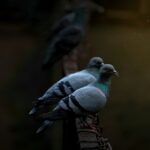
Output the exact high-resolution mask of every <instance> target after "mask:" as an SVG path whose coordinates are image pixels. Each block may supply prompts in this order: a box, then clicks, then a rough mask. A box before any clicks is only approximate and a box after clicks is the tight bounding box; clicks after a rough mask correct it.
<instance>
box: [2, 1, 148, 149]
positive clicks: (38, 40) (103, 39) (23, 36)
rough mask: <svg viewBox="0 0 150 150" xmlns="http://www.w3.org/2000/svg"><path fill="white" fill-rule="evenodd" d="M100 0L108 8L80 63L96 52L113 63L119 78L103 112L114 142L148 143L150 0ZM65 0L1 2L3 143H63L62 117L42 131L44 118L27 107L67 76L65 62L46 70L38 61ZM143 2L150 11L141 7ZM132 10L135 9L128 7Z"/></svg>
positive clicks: (120, 145)
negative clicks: (39, 130)
mask: <svg viewBox="0 0 150 150" xmlns="http://www.w3.org/2000/svg"><path fill="white" fill-rule="evenodd" d="M95 1H96V2H97V3H100V4H102V5H103V6H104V7H105V9H106V11H105V13H104V14H102V15H99V14H93V17H92V21H91V27H90V30H89V33H88V37H87V41H86V42H85V46H84V47H85V49H86V51H87V52H86V53H83V54H81V55H80V60H82V61H80V64H79V65H80V68H83V67H84V66H85V65H86V63H87V61H88V59H89V58H90V57H92V56H101V57H103V58H104V60H105V62H106V63H112V64H114V66H115V67H116V68H117V70H118V71H119V73H120V78H118V79H113V84H112V90H111V97H110V100H109V102H108V104H107V107H106V108H105V109H104V111H103V112H102V123H103V125H104V133H105V135H106V136H107V137H108V138H109V139H110V142H111V144H112V146H113V148H114V149H116V150H120V149H121V150H125V149H128V150H132V149H136V150H138V149H149V148H150V144H149V139H150V134H149V126H150V120H149V114H150V110H149V105H150V102H149V95H148V92H149V86H150V85H149V84H150V81H149V80H150V78H149V77H150V71H149V68H148V66H149V64H150V59H149V56H150V51H149V49H150V45H149V39H150V26H149V13H148V12H149V9H150V7H148V6H149V5H147V4H149V2H148V0H147V1H146V0H145V7H143V6H142V8H139V7H140V5H139V3H140V2H143V1H142V0H141V1H140V0H138V1H135V0H132V1H129V0H128V1H123V0H122V1H121V0H120V1H119V0H114V1H112V0H106V1H98V0H95ZM64 5H65V1H61V0H57V1H52V0H51V1H49V0H43V1H42V0H41V1H40V0H32V1H30V0H28V1H27V0H26V1H25V0H23V1H19V0H7V1H1V2H0V12H1V13H0V22H1V23H0V31H1V35H0V49H1V55H0V67H1V68H2V71H1V74H0V82H1V87H0V90H1V95H0V99H1V101H0V103H1V104H0V111H1V113H0V122H1V126H0V134H1V137H0V140H1V143H0V149H4V150H12V149H14V150H17V149H22V150H23V149H26V150H30V149H39V150H40V149H42V150H48V149H56V150H58V149H61V142H62V140H61V134H62V133H61V132H62V129H61V124H62V123H61V122H57V123H56V125H55V126H54V127H53V129H51V130H48V131H47V132H46V133H44V134H42V135H38V136H37V135H35V130H36V129H37V127H38V126H39V124H40V123H39V122H37V121H33V120H32V119H30V118H28V115H27V113H28V111H29V110H30V108H31V105H32V102H33V101H34V100H35V99H36V98H37V97H39V96H41V94H43V92H44V91H45V90H46V89H47V88H48V87H49V85H51V84H52V83H54V82H55V81H56V80H58V78H60V77H61V71H62V70H61V62H59V63H58V64H56V65H55V66H54V67H53V68H51V69H50V70H49V71H47V72H41V70H40V67H41V64H42V60H43V56H44V54H45V51H44V46H43V45H44V42H43V41H44V40H45V36H46V35H48V34H49V30H50V25H51V24H52V22H53V21H54V20H57V18H58V17H59V16H61V12H64V11H63V10H64ZM145 8H147V11H144V12H147V13H146V14H144V15H143V14H142V15H141V14H140V13H141V9H145ZM108 10H111V12H110V13H108ZM115 10H116V12H115V13H114V11H115ZM118 10H122V11H125V13H123V14H121V13H120V11H118ZM131 10H132V11H133V12H134V13H128V11H131ZM139 10H140V11H139ZM142 12H143V11H142ZM112 14H113V15H112ZM120 14H121V15H120ZM134 15H135V16H134ZM124 16H126V17H124ZM124 18H125V19H124ZM30 31H35V32H30ZM39 33H40V34H39ZM41 34H42V36H41Z"/></svg>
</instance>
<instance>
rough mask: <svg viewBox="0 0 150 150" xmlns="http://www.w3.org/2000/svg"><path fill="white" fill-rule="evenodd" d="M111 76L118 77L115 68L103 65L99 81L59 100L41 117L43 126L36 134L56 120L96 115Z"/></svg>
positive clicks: (105, 100)
mask: <svg viewBox="0 0 150 150" xmlns="http://www.w3.org/2000/svg"><path fill="white" fill-rule="evenodd" d="M113 75H118V73H117V71H116V70H115V68H114V67H113V66H112V65H111V64H104V65H103V66H102V67H101V69H100V77H99V79H98V80H97V81H95V82H94V83H91V84H89V85H87V86H84V87H82V88H80V89H77V90H76V91H74V92H73V93H72V94H70V95H68V96H66V97H64V98H63V99H61V100H60V101H59V102H58V104H57V106H56V107H55V108H54V109H53V110H52V112H51V113H50V114H49V113H48V115H44V116H43V119H44V122H43V125H42V126H41V127H40V128H39V129H38V130H37V132H36V133H41V132H42V131H44V130H45V129H46V128H47V127H48V126H52V125H53V123H54V122H55V121H56V120H60V119H67V118H68V117H69V116H70V117H85V116H87V115H89V114H95V113H98V112H99V111H100V110H101V109H102V108H103V107H104V106H105V105H106V102H107V99H108V96H109V89H110V85H111V78H112V76H113Z"/></svg>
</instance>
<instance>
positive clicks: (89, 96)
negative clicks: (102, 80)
mask: <svg viewBox="0 0 150 150" xmlns="http://www.w3.org/2000/svg"><path fill="white" fill-rule="evenodd" d="M72 95H73V96H75V97H76V100H77V101H78V103H79V104H80V105H81V106H82V107H83V108H84V109H86V110H87V111H89V112H98V111H99V110H100V109H102V108H103V107H104V105H105V104H106V96H105V95H104V93H103V92H102V91H101V90H99V89H98V88H96V87H94V86H86V87H83V88H81V89H79V90H76V91H75V92H74V93H73V94H72Z"/></svg>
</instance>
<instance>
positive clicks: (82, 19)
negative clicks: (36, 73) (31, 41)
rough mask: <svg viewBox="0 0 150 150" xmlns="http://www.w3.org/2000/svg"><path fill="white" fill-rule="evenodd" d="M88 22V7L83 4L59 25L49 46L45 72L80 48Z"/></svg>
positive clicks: (44, 65) (44, 67) (44, 66)
mask: <svg viewBox="0 0 150 150" xmlns="http://www.w3.org/2000/svg"><path fill="white" fill-rule="evenodd" d="M87 21H88V14H87V7H86V5H85V4H82V5H79V6H78V7H77V8H76V9H75V10H74V11H73V12H71V13H69V14H68V15H67V16H65V17H64V18H63V19H62V20H61V21H60V22H59V23H58V25H57V26H56V28H55V31H54V32H53V36H52V38H50V41H49V44H48V48H47V55H46V58H45V60H44V63H43V66H42V68H43V70H45V69H48V68H49V66H52V65H53V64H54V63H56V62H58V61H59V60H60V59H61V58H62V57H63V56H64V55H66V54H68V53H70V52H71V51H72V50H74V49H75V48H76V47H77V46H79V44H80V42H81V41H82V39H83V36H84V35H85V27H86V24H87ZM61 24H62V25H61Z"/></svg>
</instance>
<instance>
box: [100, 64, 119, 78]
mask: <svg viewBox="0 0 150 150" xmlns="http://www.w3.org/2000/svg"><path fill="white" fill-rule="evenodd" d="M113 75H116V76H119V75H118V72H117V71H116V70H115V68H114V66H113V65H111V64H104V65H103V66H102V67H101V68H100V76H101V79H106V80H107V79H109V78H111V77H112V76H113Z"/></svg>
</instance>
